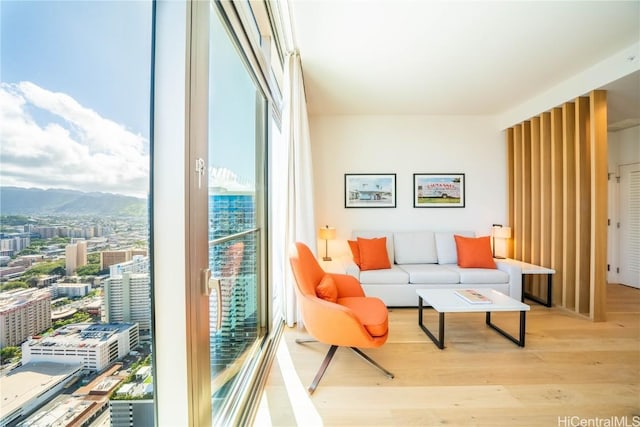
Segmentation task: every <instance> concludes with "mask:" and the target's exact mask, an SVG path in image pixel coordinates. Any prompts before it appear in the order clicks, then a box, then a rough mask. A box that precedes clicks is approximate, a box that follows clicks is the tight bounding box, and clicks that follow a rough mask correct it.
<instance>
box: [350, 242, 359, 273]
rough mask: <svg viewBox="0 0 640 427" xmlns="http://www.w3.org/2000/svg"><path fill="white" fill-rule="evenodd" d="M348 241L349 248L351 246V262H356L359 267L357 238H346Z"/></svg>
mask: <svg viewBox="0 0 640 427" xmlns="http://www.w3.org/2000/svg"><path fill="white" fill-rule="evenodd" d="M347 243H349V248H351V255H353V262H355V263H356V265H357V266H358V267H360V248H359V247H358V241H357V240H347Z"/></svg>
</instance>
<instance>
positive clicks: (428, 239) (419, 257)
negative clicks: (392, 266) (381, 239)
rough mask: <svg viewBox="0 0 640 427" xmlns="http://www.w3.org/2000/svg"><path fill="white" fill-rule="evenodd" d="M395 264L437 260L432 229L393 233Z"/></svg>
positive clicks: (433, 261) (427, 262) (424, 262)
mask: <svg viewBox="0 0 640 427" xmlns="http://www.w3.org/2000/svg"><path fill="white" fill-rule="evenodd" d="M393 247H394V248H395V252H394V255H395V260H396V264H435V263H437V262H438V254H437V252H436V241H435V237H434V234H433V231H416V232H398V233H393Z"/></svg>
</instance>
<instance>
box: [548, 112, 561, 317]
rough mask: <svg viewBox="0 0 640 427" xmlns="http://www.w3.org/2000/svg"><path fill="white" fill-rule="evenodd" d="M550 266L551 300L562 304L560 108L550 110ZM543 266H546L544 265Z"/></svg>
mask: <svg viewBox="0 0 640 427" xmlns="http://www.w3.org/2000/svg"><path fill="white" fill-rule="evenodd" d="M549 188H550V189H551V268H553V269H554V270H556V274H555V277H554V280H555V287H554V288H553V300H554V301H562V305H564V299H563V295H564V275H563V274H562V270H563V268H562V251H563V249H564V247H563V243H564V242H563V241H562V209H563V208H562V206H563V201H564V195H563V193H562V190H563V186H562V109H561V108H554V109H553V110H551V187H549ZM545 267H547V266H546V265H545Z"/></svg>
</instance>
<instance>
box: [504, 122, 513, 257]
mask: <svg viewBox="0 0 640 427" xmlns="http://www.w3.org/2000/svg"><path fill="white" fill-rule="evenodd" d="M513 139H514V137H513V128H509V129H507V195H508V196H507V209H508V214H507V221H508V222H507V223H508V224H513V223H514V200H513V195H514V191H513V189H514V182H513V176H514V169H513V168H514V141H513ZM506 256H507V258H513V239H507V253H506Z"/></svg>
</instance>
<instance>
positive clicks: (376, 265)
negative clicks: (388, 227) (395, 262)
mask: <svg viewBox="0 0 640 427" xmlns="http://www.w3.org/2000/svg"><path fill="white" fill-rule="evenodd" d="M358 249H359V250H360V270H362V271H365V270H381V269H383V268H391V263H390V262H389V255H388V254H387V238H386V237H378V238H373V239H363V238H361V237H358Z"/></svg>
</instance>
